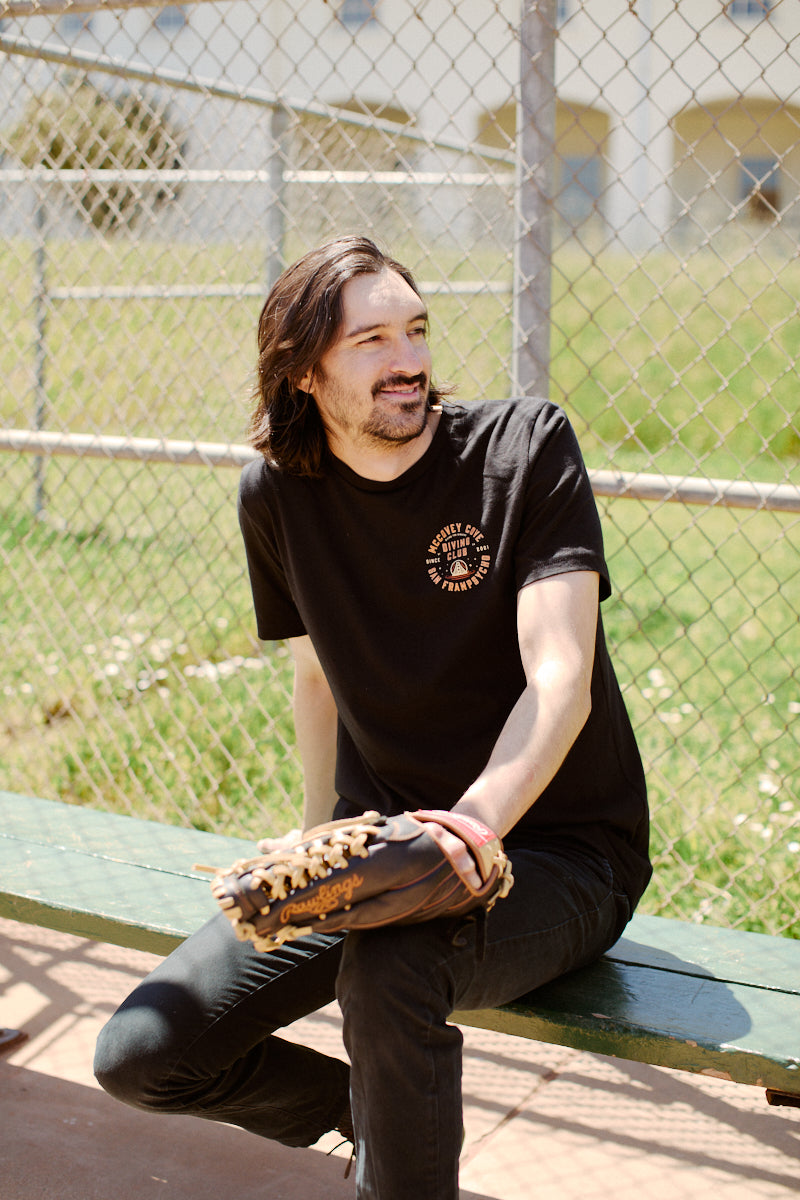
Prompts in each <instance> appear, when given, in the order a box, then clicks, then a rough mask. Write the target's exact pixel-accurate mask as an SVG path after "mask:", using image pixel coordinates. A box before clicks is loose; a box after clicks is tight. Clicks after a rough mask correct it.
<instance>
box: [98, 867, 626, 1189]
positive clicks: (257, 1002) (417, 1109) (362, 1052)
mask: <svg viewBox="0 0 800 1200" xmlns="http://www.w3.org/2000/svg"><path fill="white" fill-rule="evenodd" d="M509 856H510V857H511V859H512V863H513V869H514V878H515V882H514V886H513V888H512V889H511V892H510V894H509V895H508V896H507V897H506V898H505V899H504V900H500V901H498V902H497V904H496V906H495V908H494V909H493V910H492V911H491V912H490V913H489V915H488V917H487V918H486V919H485V921H484V920H483V916H482V914H481V915H480V916H479V917H477V918H476V917H474V916H469V917H467V918H458V919H456V920H446V919H445V920H437V921H430V922H426V923H424V924H419V925H406V926H398V925H395V926H390V927H387V928H385V929H381V930H372V931H368V932H363V933H349V934H346V935H341V934H320V935H313V936H310V937H306V938H302V939H300V940H299V941H297V942H294V943H291V944H288V945H286V946H284V947H281V948H280V949H279V950H276V951H273V952H271V953H269V954H260V953H258V952H256V951H255V950H253V948H252V947H251V946H250V945H249V944H246V943H241V942H238V941H237V940H236V938H235V937H234V936H233V932H232V930H231V927H230V925H229V923H228V921H227V920H226V918H225V917H224V916H222V915H221V914H220V916H219V917H216V918H214V919H213V920H212V921H210V922H209V923H208V924H207V925H205V926H204V927H203V928H202V929H200V930H199V931H198V932H197V933H196V934H194V935H193V936H192V937H190V938H189V939H187V941H186V942H184V943H183V945H182V946H180V947H179V948H178V949H177V950H175V951H174V952H173V953H172V954H171V955H170V956H169V958H167V959H165V961H164V962H162V963H160V964H159V966H158V967H157V968H156V969H155V971H153V973H152V974H151V975H150V976H149V977H148V978H147V979H145V980H144V981H143V982H142V983H141V984H140V985H139V986H138V987H137V988H136V990H135V991H134V992H133V993H132V994H131V995H130V996H129V997H128V999H127V1000H125V1001H124V1003H123V1004H122V1005H121V1006H120V1008H119V1009H118V1011H117V1013H116V1014H115V1015H114V1016H113V1017H112V1018H111V1020H110V1021H109V1023H108V1024H107V1025H106V1027H105V1028H104V1029H103V1030H102V1032H101V1034H100V1038H99V1040H98V1045H97V1053H96V1059H95V1072H96V1074H97V1078H98V1079H99V1081H100V1083H101V1084H102V1085H103V1087H105V1088H106V1090H107V1091H109V1092H110V1093H111V1094H112V1095H114V1096H116V1097H118V1098H119V1099H120V1100H123V1101H125V1102H126V1103H128V1104H132V1105H135V1106H136V1107H139V1108H144V1109H149V1110H151V1111H157V1112H168V1113H189V1114H193V1115H195V1116H200V1117H206V1118H208V1119H210V1120H217V1121H225V1122H229V1123H232V1124H235V1125H240V1126H241V1127H243V1128H244V1129H248V1130H251V1131H252V1132H253V1133H257V1134H260V1135H261V1136H262V1137H268V1138H274V1139H276V1140H277V1141H279V1142H282V1143H283V1144H284V1145H287V1146H310V1145H312V1144H313V1143H314V1142H315V1141H317V1140H318V1138H320V1137H321V1136H322V1134H323V1133H325V1132H327V1131H328V1130H330V1129H333V1128H335V1127H336V1125H337V1124H338V1122H339V1119H340V1117H341V1116H342V1114H343V1112H344V1111H345V1110H346V1108H347V1105H348V1098H350V1100H351V1103H352V1113H353V1118H354V1123H355V1130H356V1151H357V1155H356V1194H357V1197H358V1200H409V1197H412V1196H413V1197H414V1200H457V1197H458V1156H459V1150H460V1146H461V1136H462V1110H461V1046H462V1037H461V1032H460V1030H459V1029H458V1028H457V1027H456V1026H454V1025H451V1024H449V1023H448V1018H449V1016H450V1014H451V1013H452V1011H453V1010H454V1009H455V1008H461V1009H469V1008H485V1007H490V1006H494V1005H497V1004H502V1003H504V1002H506V1001H508V1000H511V999H514V998H515V997H516V996H519V995H522V994H523V993H524V992H527V991H530V990H531V989H533V988H535V987H537V986H539V985H540V984H542V983H546V982H547V981H548V980H550V979H553V978H555V977H556V976H558V975H561V974H563V973H564V972H566V971H569V970H572V969H574V968H575V967H578V966H581V965H582V964H584V963H587V962H590V961H592V960H593V959H594V958H597V957H598V956H599V955H600V954H602V953H603V952H604V951H605V950H606V949H608V947H609V946H610V945H612V944H613V943H614V942H615V941H616V939H617V938H618V937H619V935H620V933H621V932H622V929H623V928H624V926H625V924H626V923H627V921H628V919H629V917H630V906H629V904H628V901H627V898H626V897H625V896H624V895H622V894H621V893H620V892H619V891H618V890H617V889H616V888H615V885H614V879H613V875H612V871H611V868H610V866H609V865H608V863H607V862H606V861H605V860H604V859H603V858H601V857H599V856H597V855H594V854H592V853H591V852H588V851H586V850H584V849H582V848H580V847H578V846H576V845H574V844H567V843H565V844H558V843H550V844H549V845H548V846H547V848H541V849H536V850H532V849H520V850H513V849H512V850H510V852H509ZM334 996H336V997H338V1000H339V1003H340V1005H341V1008H342V1012H343V1015H344V1040H345V1046H346V1048H347V1051H348V1054H349V1057H350V1062H351V1063H352V1068H350V1067H348V1065H347V1064H346V1063H344V1062H342V1061H340V1060H339V1059H335V1058H331V1057H329V1056H327V1055H323V1054H319V1053H318V1052H316V1051H314V1050H309V1049H307V1048H306V1047H303V1046H299V1045H296V1044H294V1043H291V1042H287V1041H286V1040H284V1039H282V1038H280V1037H277V1036H275V1034H276V1031H277V1030H279V1029H281V1028H283V1027H285V1026H287V1025H290V1024H291V1023H292V1022H294V1021H296V1020H298V1019H299V1018H300V1017H303V1016H305V1015H307V1014H308V1013H310V1012H314V1011H316V1010H317V1009H318V1008H321V1007H322V1006H323V1005H325V1004H327V1003H329V1002H330V1001H331V1000H332V999H333V998H334Z"/></svg>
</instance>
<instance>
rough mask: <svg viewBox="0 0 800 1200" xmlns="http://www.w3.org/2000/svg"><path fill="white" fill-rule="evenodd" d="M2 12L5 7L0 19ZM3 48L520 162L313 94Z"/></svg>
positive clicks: (44, 49) (39, 49)
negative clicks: (290, 93) (324, 100)
mask: <svg viewBox="0 0 800 1200" xmlns="http://www.w3.org/2000/svg"><path fill="white" fill-rule="evenodd" d="M0 3H2V0H0ZM3 15H4V14H3V12H2V10H1V9H0V17H2V16H3ZM0 52H2V53H4V54H9V55H13V54H19V55H22V56H23V57H27V58H35V59H37V60H38V61H40V62H51V63H57V64H61V65H62V66H67V67H76V68H78V69H80V70H85V71H100V72H103V73H105V74H107V75H116V76H118V77H120V78H122V79H138V80H139V82H140V83H153V84H164V85H168V86H169V87H173V88H177V89H179V90H180V91H185V92H196V93H199V94H200V95H203V96H216V97H219V98H220V99H223V100H238V101H244V102H245V103H248V104H255V105H258V106H260V107H262V108H272V109H281V110H283V111H286V112H292V113H296V114H298V115H306V116H311V117H323V118H324V119H325V120H336V121H340V122H342V123H343V124H346V125H354V126H358V127H360V128H362V129H368V130H378V131H380V132H381V133H385V134H388V135H389V136H391V137H398V138H403V139H405V140H406V141H409V142H417V143H421V144H422V145H424V146H425V147H427V148H429V149H432V150H449V151H456V152H457V153H459V154H465V155H469V156H470V157H472V158H480V159H482V160H485V161H495V162H498V163H506V164H510V165H513V164H514V162H515V156H514V154H513V152H511V153H510V152H509V151H508V150H504V149H498V148H496V147H494V146H489V145H485V144H483V143H480V144H477V143H475V142H467V141H461V140H459V139H457V138H442V137H439V136H434V135H432V134H430V133H426V132H424V131H422V130H420V129H416V128H414V126H413V125H403V124H400V123H399V122H397V121H389V120H387V119H385V118H383V117H376V116H375V115H374V114H373V113H362V112H355V111H353V110H352V109H348V108H341V107H339V106H337V105H334V104H323V103H322V102H321V101H318V100H312V99H310V98H302V97H297V96H294V97H292V96H287V95H284V94H283V93H278V92H267V91H262V90H261V89H255V88H242V87H237V86H236V85H235V84H232V83H228V82H226V81H224V80H219V79H202V78H194V77H191V76H189V75H187V74H186V73H185V72H181V71H173V70H170V69H169V68H166V67H161V68H156V67H150V66H147V65H146V64H144V63H135V62H129V61H127V60H125V59H121V58H113V57H111V56H110V55H106V54H91V53H89V52H88V51H85V50H76V49H69V50H66V49H64V48H63V47H62V46H56V45H53V44H52V43H48V42H33V41H31V40H30V39H29V38H21V37H9V36H8V35H7V34H2V35H0Z"/></svg>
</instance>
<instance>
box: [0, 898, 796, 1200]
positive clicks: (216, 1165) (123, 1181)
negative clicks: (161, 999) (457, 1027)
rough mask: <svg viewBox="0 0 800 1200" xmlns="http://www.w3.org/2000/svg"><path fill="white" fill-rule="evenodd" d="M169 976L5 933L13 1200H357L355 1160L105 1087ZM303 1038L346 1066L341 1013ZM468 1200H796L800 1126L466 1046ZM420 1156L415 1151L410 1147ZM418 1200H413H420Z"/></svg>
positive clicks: (731, 1092)
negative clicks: (137, 1020)
mask: <svg viewBox="0 0 800 1200" xmlns="http://www.w3.org/2000/svg"><path fill="white" fill-rule="evenodd" d="M156 961H157V959H155V958H154V957H153V956H151V955H147V954H142V953H140V952H138V951H129V950H121V949H119V948H118V947H115V946H107V945H100V944H97V943H93V942H86V941H83V940H81V939H80V938H77V937H73V936H71V935H68V934H58V933H53V932H51V931H49V930H44V929H37V928H33V927H30V926H24V925H18V924H15V923H14V922H11V921H5V920H0V1028H16V1029H19V1030H22V1031H24V1032H25V1033H27V1035H28V1036H27V1040H25V1041H24V1042H23V1043H21V1044H19V1045H17V1046H16V1047H12V1048H11V1049H9V1050H7V1051H6V1052H5V1053H0V1129H1V1130H2V1135H1V1136H0V1197H1V1198H2V1200H178V1198H179V1197H180V1198H184V1197H186V1198H187V1200H188V1198H190V1197H191V1200H219V1198H220V1197H225V1196H230V1197H235V1200H353V1196H354V1188H353V1180H352V1176H351V1177H350V1179H348V1180H346V1179H345V1178H344V1167H345V1165H346V1152H345V1150H344V1149H341V1150H334V1152H333V1153H332V1154H330V1155H328V1154H327V1153H326V1151H329V1150H331V1149H332V1147H333V1146H335V1144H336V1140H337V1139H336V1138H335V1137H334V1136H333V1135H331V1140H330V1142H326V1141H325V1140H323V1142H322V1143H320V1144H319V1145H318V1146H317V1147H315V1148H313V1149H311V1150H286V1149H284V1148H283V1147H281V1146H278V1145H275V1144H273V1143H270V1142H264V1141H260V1140H259V1139H257V1138H255V1137H252V1136H250V1135H248V1134H245V1133H242V1132H241V1131H240V1130H237V1129H235V1128H233V1127H230V1126H220V1125H215V1124H213V1123H210V1122H204V1121H199V1120H196V1119H194V1118H186V1117H158V1116H152V1115H148V1114H145V1113H139V1112H135V1111H133V1110H131V1109H127V1108H125V1107H124V1106H123V1105H121V1104H118V1103H117V1102H115V1101H114V1100H112V1099H110V1098H109V1097H107V1096H106V1095H105V1093H103V1092H102V1091H101V1090H100V1089H99V1088H98V1087H97V1085H96V1083H95V1082H94V1079H93V1078H92V1074H91V1059H92V1053H93V1047H94V1040H95V1037H96V1034H97V1030H98V1029H99V1027H100V1026H101V1024H102V1023H103V1021H104V1020H105V1018H106V1016H107V1015H108V1014H109V1013H110V1012H111V1011H112V1010H113V1009H114V1008H115V1007H116V1005H117V1003H118V1002H119V1001H120V1000H121V999H122V998H123V997H124V996H125V995H126V994H127V993H128V991H130V989H131V987H132V986H133V985H134V984H135V983H136V981H137V980H138V979H140V978H141V977H142V975H144V974H145V973H146V972H147V970H148V969H149V967H150V966H151V965H152V964H154V963H155V962H156ZM294 1036H297V1037H302V1038H304V1039H306V1040H308V1041H312V1042H313V1043H314V1044H315V1045H317V1046H319V1047H320V1048H323V1049H328V1051H329V1052H331V1053H341V1052H342V1051H341V1048H340V1038H339V1018H338V1013H337V1010H336V1009H335V1007H331V1008H328V1009H325V1010H324V1011H323V1012H322V1013H320V1014H318V1015H316V1016H315V1017H314V1018H313V1019H308V1020H306V1021H304V1022H302V1023H301V1025H298V1026H297V1027H295V1030H294ZM465 1039H466V1041H465V1059H464V1067H465V1074H464V1102H465V1122H466V1131H467V1136H466V1142H465V1146H464V1152H463V1156H462V1170H461V1187H462V1192H461V1195H462V1200H556V1198H558V1200H606V1198H608V1197H613V1198H614V1200H660V1198H662V1197H663V1198H664V1200H694V1198H695V1197H697V1200H700V1198H701V1197H702V1200H707V1197H708V1196H709V1195H713V1194H714V1192H719V1193H724V1195H725V1200H788V1197H790V1196H791V1197H797V1196H798V1194H800V1109H780V1108H770V1107H768V1106H767V1104H766V1101H765V1099H764V1094H763V1092H762V1091H761V1090H760V1089H757V1088H749V1087H742V1086H739V1085H736V1084H730V1083H724V1082H721V1081H719V1080H714V1079H700V1078H698V1077H697V1076H691V1075H685V1074H682V1073H678V1072H674V1071H668V1070H665V1069H661V1068H654V1067H646V1066H641V1065H638V1064H635V1063H625V1062H619V1061H617V1060H615V1059H609V1058H603V1057H601V1056H599V1055H592V1054H583V1053H580V1052H578V1051H575V1050H569V1049H564V1048H562V1047H558V1046H546V1045H543V1044H541V1043H538V1042H526V1041H523V1040H522V1039H520V1038H511V1037H505V1036H503V1035H500V1034H495V1033H489V1032H485V1031H482V1030H474V1029H467V1030H465ZM409 1152H413V1147H409ZM409 1200H414V1198H413V1197H409Z"/></svg>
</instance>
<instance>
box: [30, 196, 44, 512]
mask: <svg viewBox="0 0 800 1200" xmlns="http://www.w3.org/2000/svg"><path fill="white" fill-rule="evenodd" d="M45 203H46V202H45V200H44V199H42V198H41V197H38V198H37V200H36V209H35V211H34V215H33V228H34V239H35V241H34V258H33V264H34V265H33V272H34V274H33V326H34V347H33V354H34V401H33V427H34V429H36V430H40V429H44V428H45V425H46V420H45V418H46V416H47V380H46V371H47V345H46V337H47V250H46V236H45V225H46V220H47V218H46V215H45ZM44 471H45V459H44V458H41V457H39V456H37V457H36V458H35V459H34V461H33V511H34V515H35V516H36V517H41V516H42V515H43V513H44V510H45V503H46V497H45V490H44Z"/></svg>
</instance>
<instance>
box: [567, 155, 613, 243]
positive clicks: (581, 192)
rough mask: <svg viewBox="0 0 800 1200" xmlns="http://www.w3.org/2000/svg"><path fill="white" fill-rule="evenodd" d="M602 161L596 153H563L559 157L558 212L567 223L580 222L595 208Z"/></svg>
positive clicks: (585, 219) (598, 192) (590, 214)
mask: <svg viewBox="0 0 800 1200" xmlns="http://www.w3.org/2000/svg"><path fill="white" fill-rule="evenodd" d="M602 174H603V169H602V162H601V159H600V157H599V156H598V155H591V156H590V157H588V158H587V157H583V156H578V155H570V154H565V155H564V156H563V157H562V158H560V159H559V160H558V167H557V180H558V195H557V196H556V208H557V210H558V214H559V216H560V217H561V219H562V220H563V221H566V222H567V224H568V225H572V226H576V225H581V224H582V223H583V222H584V221H588V220H589V218H590V217H592V216H594V215H596V214H597V212H598V201H599V200H600V192H601V189H602Z"/></svg>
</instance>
